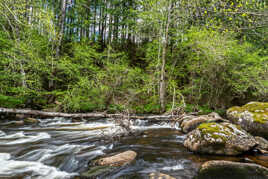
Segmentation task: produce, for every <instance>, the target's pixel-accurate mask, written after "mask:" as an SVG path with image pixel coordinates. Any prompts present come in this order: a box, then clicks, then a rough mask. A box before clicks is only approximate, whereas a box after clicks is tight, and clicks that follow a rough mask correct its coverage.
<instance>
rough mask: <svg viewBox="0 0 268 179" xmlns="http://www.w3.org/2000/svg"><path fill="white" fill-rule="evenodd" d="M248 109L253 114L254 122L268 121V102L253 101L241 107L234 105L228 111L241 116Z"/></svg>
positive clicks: (262, 122)
mask: <svg viewBox="0 0 268 179" xmlns="http://www.w3.org/2000/svg"><path fill="white" fill-rule="evenodd" d="M246 111H248V112H250V113H251V114H252V115H253V120H254V122H256V123H261V124H264V123H266V122H268V103H264V102H251V103H248V104H246V105H244V106H241V107H238V106H234V107H231V108H230V109H228V113H232V116H233V117H235V118H240V116H241V114H242V113H243V112H246Z"/></svg>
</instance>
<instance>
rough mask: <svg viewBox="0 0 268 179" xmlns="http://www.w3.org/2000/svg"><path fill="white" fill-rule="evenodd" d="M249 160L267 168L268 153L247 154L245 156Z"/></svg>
mask: <svg viewBox="0 0 268 179" xmlns="http://www.w3.org/2000/svg"><path fill="white" fill-rule="evenodd" d="M247 158H249V159H250V160H251V161H253V162H254V163H256V164H259V165H262V166H264V167H267V168H268V162H267V161H268V155H249V156H247Z"/></svg>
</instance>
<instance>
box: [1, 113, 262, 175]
mask: <svg viewBox="0 0 268 179" xmlns="http://www.w3.org/2000/svg"><path fill="white" fill-rule="evenodd" d="M100 126H101V127H103V129H97V130H89V129H92V128H96V127H100ZM106 127H107V128H106ZM132 129H133V130H135V131H139V132H140V133H139V135H130V136H125V137H124V136H122V135H121V137H118V135H120V134H124V132H125V131H124V130H123V129H122V128H121V127H119V126H118V125H117V124H116V123H115V122H114V121H113V120H109V119H105V120H87V121H86V120H85V121H79V122H74V121H72V120H71V119H63V118H54V119H42V120H41V119H40V123H39V124H36V125H24V126H21V127H16V126H1V127H0V178H14V179H19V178H26V179H30V178H38V179H39V178H40V179H62V178H63V179H64V178H80V177H81V176H82V173H84V172H86V171H88V170H90V168H91V167H90V163H91V162H92V160H94V159H96V158H98V157H100V156H105V155H107V154H113V153H118V152H123V151H126V150H133V151H135V152H137V154H138V155H137V158H136V160H135V161H134V162H132V163H131V164H130V165H127V166H123V167H120V168H117V169H116V170H110V171H109V172H103V173H101V174H100V175H97V176H95V178H149V175H150V173H153V172H161V173H165V174H168V175H170V176H173V177H175V178H182V179H188V178H189V179H190V178H193V177H194V176H195V175H196V172H197V170H198V168H199V166H200V164H202V162H204V161H207V160H211V159H225V160H233V161H243V160H245V156H241V157H217V156H201V155H195V154H193V153H191V152H189V151H187V149H185V148H184V147H183V140H184V138H185V135H183V134H182V133H180V132H179V130H178V126H177V124H176V123H172V122H170V123H169V122H164V121H162V122H161V121H159V122H157V123H153V124H152V123H151V122H149V121H142V120H135V121H132ZM266 164H267V162H266ZM93 178H94V177H93Z"/></svg>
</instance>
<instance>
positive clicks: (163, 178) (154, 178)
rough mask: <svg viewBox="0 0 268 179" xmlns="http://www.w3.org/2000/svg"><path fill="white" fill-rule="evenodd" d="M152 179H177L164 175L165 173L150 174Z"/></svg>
mask: <svg viewBox="0 0 268 179" xmlns="http://www.w3.org/2000/svg"><path fill="white" fill-rule="evenodd" d="M150 179H176V178H174V177H172V176H169V175H167V174H164V173H159V172H155V173H150Z"/></svg>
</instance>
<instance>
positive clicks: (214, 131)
mask: <svg viewBox="0 0 268 179" xmlns="http://www.w3.org/2000/svg"><path fill="white" fill-rule="evenodd" d="M256 145H257V143H256V141H255V139H254V137H253V136H251V135H250V134H248V133H247V132H246V131H244V130H243V129H241V128H240V127H239V126H237V125H234V124H230V123H220V124H218V123H215V122H214V123H203V124H201V125H199V126H198V127H197V128H196V129H195V130H193V131H192V132H190V133H189V134H188V135H187V137H186V139H185V141H184V146H185V147H187V148H188V149H189V150H191V151H193V152H197V153H207V154H217V155H239V154H241V153H243V152H246V151H249V150H251V149H253V148H254V147H255V146H256Z"/></svg>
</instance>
